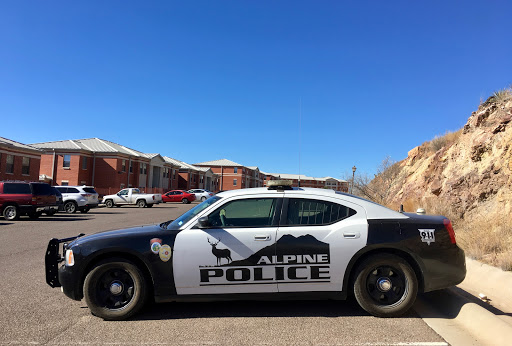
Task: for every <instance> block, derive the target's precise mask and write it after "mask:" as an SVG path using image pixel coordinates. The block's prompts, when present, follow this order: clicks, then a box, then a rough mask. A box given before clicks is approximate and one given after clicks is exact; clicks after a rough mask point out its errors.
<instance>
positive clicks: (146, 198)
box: [103, 188, 162, 208]
mask: <svg viewBox="0 0 512 346" xmlns="http://www.w3.org/2000/svg"><path fill="white" fill-rule="evenodd" d="M160 202H162V195H160V194H158V193H155V194H153V193H140V190H139V189H135V188H128V189H123V190H121V191H119V192H118V193H116V194H115V195H107V196H104V197H103V204H105V206H106V207H107V208H112V207H113V206H116V207H120V206H122V205H130V204H131V205H137V206H138V207H139V208H144V207H147V208H151V207H152V206H153V205H155V204H159V203H160Z"/></svg>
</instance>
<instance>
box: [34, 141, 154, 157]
mask: <svg viewBox="0 0 512 346" xmlns="http://www.w3.org/2000/svg"><path fill="white" fill-rule="evenodd" d="M32 145H33V146H35V147H37V148H40V149H63V150H87V151H91V152H96V153H121V154H126V155H131V156H137V157H146V156H144V155H145V154H144V153H142V152H140V151H138V150H134V149H130V148H128V147H125V146H124V145H120V144H117V143H114V142H110V141H107V140H104V139H100V138H85V139H68V140H64V141H55V142H44V143H34V144H32Z"/></svg>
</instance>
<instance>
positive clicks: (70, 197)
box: [55, 185, 98, 214]
mask: <svg viewBox="0 0 512 346" xmlns="http://www.w3.org/2000/svg"><path fill="white" fill-rule="evenodd" d="M55 188H56V189H57V190H59V191H60V193H62V202H63V209H64V211H65V212H66V213H69V214H72V213H75V212H76V211H77V210H80V212H81V213H87V212H88V211H89V210H90V209H91V208H96V207H97V206H98V193H97V192H96V191H95V190H94V186H85V185H84V186H55Z"/></svg>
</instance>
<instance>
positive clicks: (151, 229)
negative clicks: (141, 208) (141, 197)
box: [70, 224, 164, 245]
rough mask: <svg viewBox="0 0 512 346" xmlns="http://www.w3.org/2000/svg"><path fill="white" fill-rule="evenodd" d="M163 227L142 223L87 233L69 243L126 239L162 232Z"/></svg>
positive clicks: (77, 243) (78, 243)
mask: <svg viewBox="0 0 512 346" xmlns="http://www.w3.org/2000/svg"><path fill="white" fill-rule="evenodd" d="M163 231H164V229H163V228H161V227H160V225H158V224H156V225H144V226H138V227H132V228H125V229H118V230H113V231H104V232H99V233H95V234H91V235H87V236H84V237H81V238H78V239H76V240H75V241H74V242H73V243H72V244H70V245H80V244H82V243H86V242H91V241H97V240H107V239H126V238H131V237H135V236H142V235H145V234H148V235H155V234H156V233H158V232H163Z"/></svg>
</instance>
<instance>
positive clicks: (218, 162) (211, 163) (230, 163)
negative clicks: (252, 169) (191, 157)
mask: <svg viewBox="0 0 512 346" xmlns="http://www.w3.org/2000/svg"><path fill="white" fill-rule="evenodd" d="M194 165H196V166H232V167H245V166H243V165H241V164H239V163H236V162H233V161H231V160H228V159H220V160H213V161H206V162H200V163H194Z"/></svg>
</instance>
